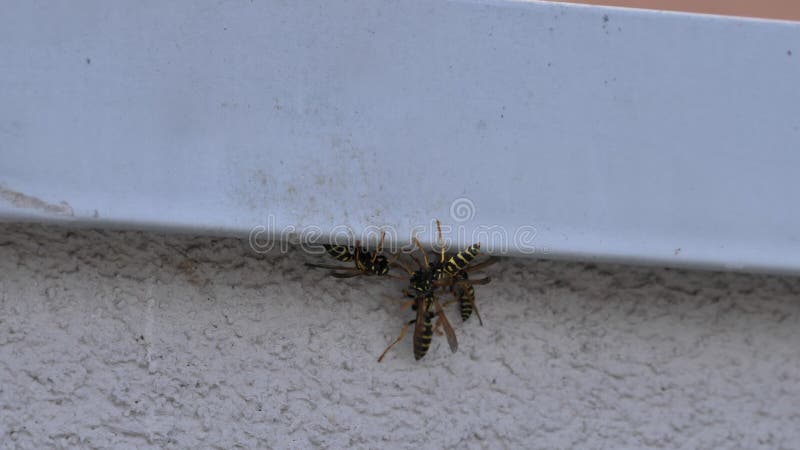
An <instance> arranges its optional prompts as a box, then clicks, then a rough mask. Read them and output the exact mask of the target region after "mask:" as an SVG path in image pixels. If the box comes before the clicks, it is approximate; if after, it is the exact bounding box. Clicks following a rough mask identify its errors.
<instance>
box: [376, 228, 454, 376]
mask: <svg viewBox="0 0 800 450" xmlns="http://www.w3.org/2000/svg"><path fill="white" fill-rule="evenodd" d="M413 239H414V243H415V244H416V245H417V247H418V248H419V249H420V250H421V251H422V256H423V258H424V259H425V265H424V266H423V265H422V264H420V268H419V269H418V270H416V271H414V272H411V271H410V270H408V269H406V271H407V272H409V273H410V274H411V279H410V284H409V290H406V291H405V293H406V296H408V297H411V298H413V300H411V301H410V302H407V303H409V304H411V307H412V309H413V310H414V311H416V313H417V315H416V318H414V319H413V320H410V321H408V322H407V323H406V324H405V325H403V328H402V330H400V335H399V336H398V337H397V339H395V340H394V341H393V342H392V343H391V344H389V346H388V347H386V350H384V351H383V353H381V356H379V357H378V362H381V361H383V357H384V356H386V354H387V353H388V352H389V350H391V349H392V347H394V346H395V345H396V344H397V343H398V342H400V341H401V340H403V337H404V336H405V335H406V332H408V327H410V326H411V325H412V324H414V337H413V346H414V358H415V359H416V360H420V359H422V357H424V356H425V354H426V353H427V352H428V349H429V348H430V346H431V341H432V340H433V330H434V324H433V318H434V317H436V321H437V322H436V327H439V326H440V325H441V326H442V327H444V332H445V335H446V336H447V343H448V344H449V345H450V350H451V351H452V352H453V353H455V352H456V351H457V350H458V340H457V339H456V333H455V331H453V327H452V326H451V325H450V322H449V321H448V320H447V316H445V314H444V309H443V308H442V305H441V304H439V300H438V299H437V298H436V292H435V291H436V287H437V286H438V285H437V282H436V279H437V272H439V270H440V269H439V267H438V266H437V265H436V264H433V265H431V264H430V263H429V262H428V257H427V255H426V254H425V252H424V251H423V250H422V246H421V245H420V243H419V241H418V240H417V238H416V237H414V238H413ZM401 267H402V266H401Z"/></svg>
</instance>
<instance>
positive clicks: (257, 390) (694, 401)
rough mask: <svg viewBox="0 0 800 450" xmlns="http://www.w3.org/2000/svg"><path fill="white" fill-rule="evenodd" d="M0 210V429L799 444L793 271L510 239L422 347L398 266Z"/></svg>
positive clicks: (124, 437)
mask: <svg viewBox="0 0 800 450" xmlns="http://www.w3.org/2000/svg"><path fill="white" fill-rule="evenodd" d="M308 260H314V258H312V257H310V256H309V255H306V254H303V253H301V252H300V251H299V250H296V249H290V251H289V252H288V253H280V252H277V251H276V252H273V253H272V254H269V255H258V254H255V253H254V252H252V251H250V250H249V248H248V246H247V243H246V242H244V241H240V240H235V239H212V238H191V237H185V236H164V235H160V234H153V233H139V232H112V231H102V232H101V231H91V230H73V231H69V230H65V229H59V228H45V227H40V226H31V225H14V224H0V437H1V438H2V444H0V447H3V448H46V447H77V446H80V447H110V446H117V447H139V448H159V447H162V448H188V447H198V448H207V447H219V448H232V447H236V446H238V447H244V448H255V447H274V448H297V447H310V446H318V447H339V448H341V447H346V446H354V447H359V448H368V447H372V448H377V447H381V448H384V447H423V448H441V447H452V448H489V447H492V448H503V447H506V448H512V447H520V446H525V447H531V448H567V447H571V446H580V447H588V448H603V447H605V448H622V447H624V448H638V447H667V448H674V447H682V448H720V447H726V448H737V447H741V448H791V447H794V448H797V445H798V442H800V431H798V430H800V409H799V407H798V405H800V327H798V322H800V298H798V297H799V295H798V294H800V280H797V279H794V278H780V277H770V276H752V275H741V274H721V273H709V272H685V271H675V270H667V269H651V268H633V267H622V266H605V265H604V266H596V265H592V264H576V263H563V262H543V261H534V260H504V261H502V262H501V263H499V264H498V265H496V266H495V267H494V268H492V269H491V270H490V271H489V273H490V274H491V275H492V276H493V277H494V279H495V281H494V282H493V283H492V284H491V285H489V286H482V287H480V288H479V289H478V295H479V304H480V306H481V311H482V313H483V318H484V321H485V326H484V327H479V326H478V324H477V323H474V322H472V321H470V322H467V323H464V324H462V323H460V319H458V317H457V314H456V313H455V311H454V312H453V314H451V318H453V319H454V320H453V323H454V324H455V325H456V328H457V332H458V335H459V339H460V345H461V347H460V349H459V351H458V353H456V354H450V352H449V350H448V349H447V345H446V343H444V342H443V341H444V339H442V338H437V339H435V340H434V345H433V347H432V350H431V352H430V354H429V355H428V356H427V357H426V358H425V359H424V360H422V361H421V362H415V361H414V359H413V356H412V354H411V343H410V342H409V341H406V342H403V343H402V344H401V345H399V346H398V348H397V351H395V352H393V353H392V354H391V355H390V356H389V357H388V358H387V361H385V362H384V363H383V364H378V363H377V362H376V356H377V355H378V354H379V353H380V352H381V351H382V350H383V348H384V346H385V345H386V344H387V343H388V342H389V341H390V340H391V339H393V338H394V337H395V335H396V333H397V332H398V331H399V328H400V325H401V322H402V321H403V320H405V318H406V317H407V316H408V314H409V313H408V312H404V313H401V312H398V310H397V305H398V304H399V303H400V302H399V301H398V302H394V301H393V300H390V299H388V298H386V297H387V296H389V297H397V298H399V288H400V286H399V285H398V284H397V283H398V282H396V281H390V280H375V279H351V280H336V279H331V278H328V277H326V276H325V274H324V273H321V272H309V271H308V270H306V269H305V268H304V267H303V262H304V261H308Z"/></svg>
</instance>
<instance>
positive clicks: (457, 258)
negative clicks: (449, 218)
mask: <svg viewBox="0 0 800 450" xmlns="http://www.w3.org/2000/svg"><path fill="white" fill-rule="evenodd" d="M436 228H437V231H438V235H439V242H440V243H441V252H440V261H441V266H442V270H441V272H440V273H439V278H438V279H440V280H448V281H449V286H448V285H445V287H449V288H450V292H451V293H452V294H453V296H454V297H455V298H454V299H453V300H451V301H448V302H445V305H444V306H445V307H447V306H449V305H450V304H451V303H452V302H453V301H458V306H459V311H460V313H461V320H462V321H466V320H467V319H469V318H470V316H471V315H472V312H473V311H474V312H475V315H476V316H477V317H478V323H480V325H481V326H483V319H481V315H480V312H479V311H478V306H477V305H476V304H475V288H474V287H473V286H474V285H476V284H487V283H489V281H491V280H490V279H489V278H482V279H479V280H470V279H469V274H468V272H471V271H474V270H479V269H483V268H485V267H488V266H490V265H492V264H494V263H496V262H497V259H496V258H489V259H487V260H486V261H483V262H482V263H480V264H475V265H473V266H470V263H471V262H472V261H473V260H474V259H475V258H476V257H477V256H478V251H479V250H480V248H481V244H480V242H478V243H476V244H473V245H470V246H469V247H467V249H466V250H464V251H461V252H459V253H457V254H455V255H453V256H452V257H450V258H449V259H448V260H447V262H445V254H444V253H445V249H444V242H443V239H442V226H441V223H440V222H439V221H438V220H437V221H436Z"/></svg>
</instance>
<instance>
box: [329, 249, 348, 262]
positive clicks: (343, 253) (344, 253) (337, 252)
mask: <svg viewBox="0 0 800 450" xmlns="http://www.w3.org/2000/svg"><path fill="white" fill-rule="evenodd" d="M325 250H326V251H327V252H328V254H329V255H331V256H333V257H334V258H336V259H337V260H339V261H344V262H348V261H352V260H353V252H351V251H350V248H349V247H345V246H344V245H326V246H325Z"/></svg>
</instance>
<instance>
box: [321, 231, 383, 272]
mask: <svg viewBox="0 0 800 450" xmlns="http://www.w3.org/2000/svg"><path fill="white" fill-rule="evenodd" d="M385 237H386V232H382V233H381V240H380V242H379V243H378V248H377V249H376V250H375V253H374V254H373V253H371V252H370V251H368V250H366V249H364V248H363V247H361V242H360V241H356V245H355V247H348V246H344V245H325V246H324V247H325V251H327V252H328V254H329V255H330V256H332V257H333V258H334V259H336V260H337V261H341V262H353V267H346V266H334V265H328V264H311V263H306V266H308V267H316V268H320V269H331V275H332V276H334V277H336V278H351V277H356V276H359V275H388V274H389V267H390V265H391V262H390V261H389V259H388V258H386V256H384V255H382V254H381V252H382V250H383V241H384V238H385Z"/></svg>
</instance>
